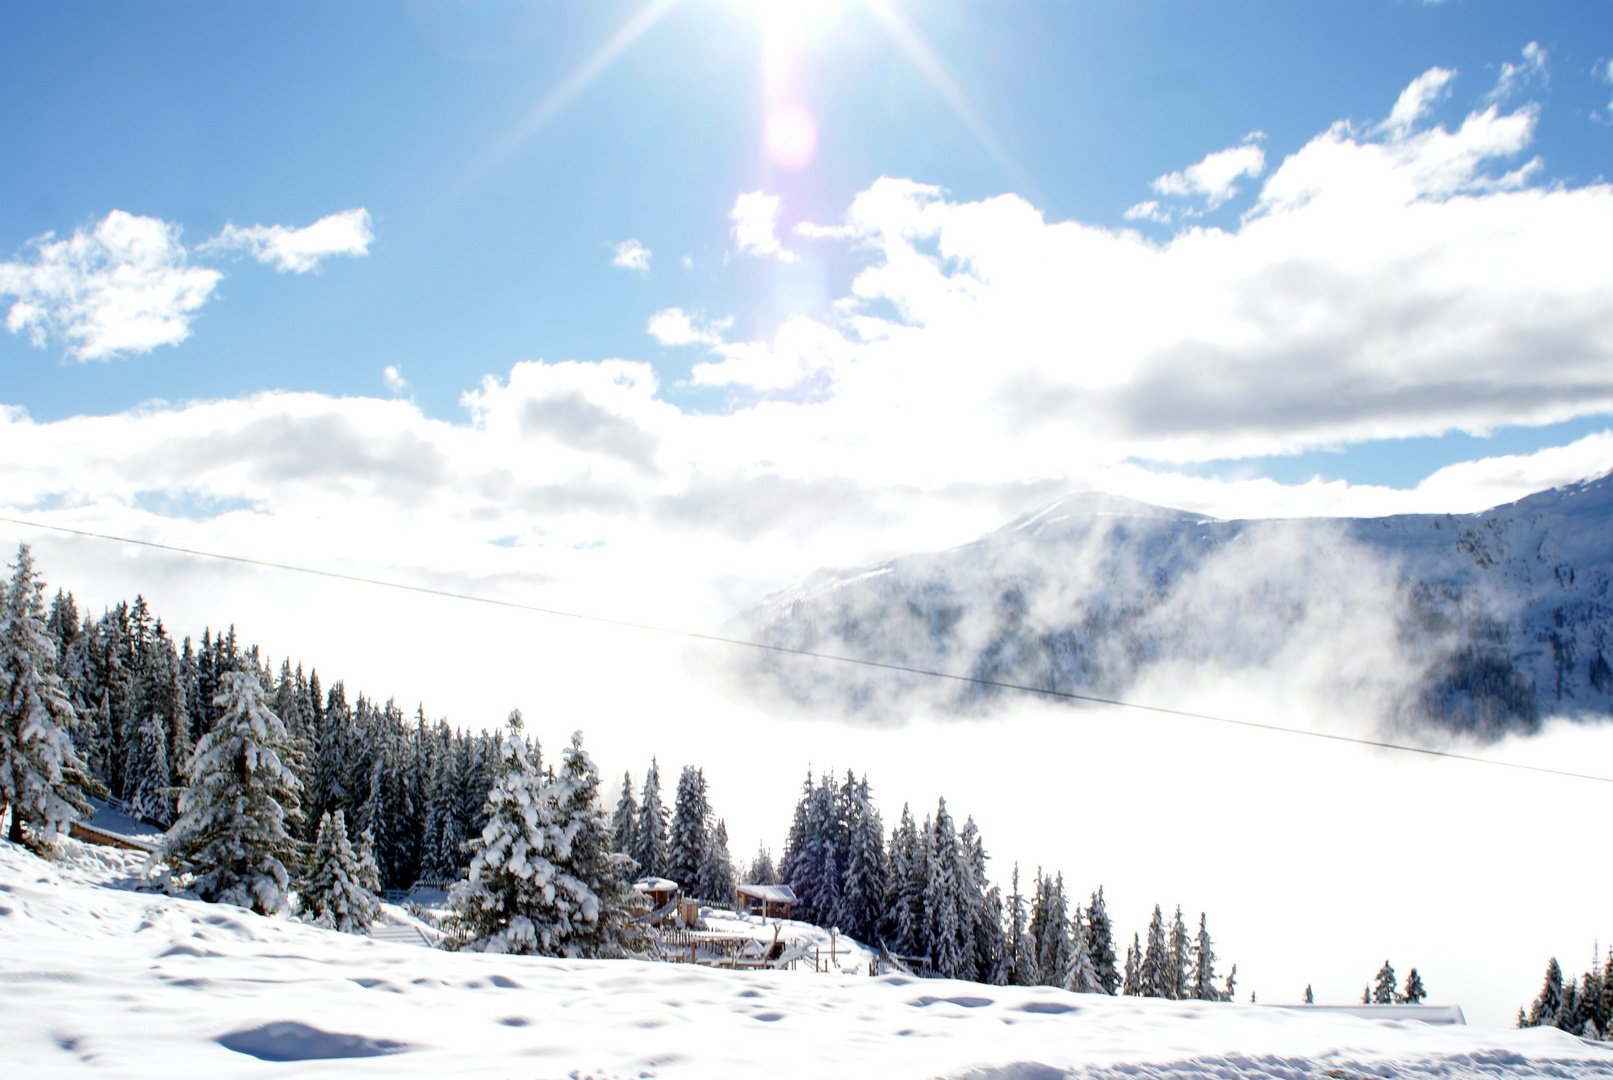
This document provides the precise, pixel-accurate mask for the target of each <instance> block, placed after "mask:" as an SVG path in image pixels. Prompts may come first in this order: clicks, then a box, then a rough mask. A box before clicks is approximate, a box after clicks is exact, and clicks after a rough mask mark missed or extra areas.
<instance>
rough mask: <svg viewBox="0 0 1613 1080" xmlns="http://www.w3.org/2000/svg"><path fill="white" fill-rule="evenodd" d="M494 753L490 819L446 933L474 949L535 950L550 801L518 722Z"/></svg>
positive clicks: (456, 892)
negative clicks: (494, 772)
mask: <svg viewBox="0 0 1613 1080" xmlns="http://www.w3.org/2000/svg"><path fill="white" fill-rule="evenodd" d="M498 755H499V756H498V765H497V778H496V779H495V780H494V781H493V787H492V790H491V791H489V792H488V793H487V803H488V806H489V815H488V820H487V826H486V827H485V828H484V829H483V830H482V833H481V835H480V836H476V837H472V838H471V840H470V844H469V846H470V849H471V852H472V855H471V863H470V871H469V873H468V875H467V876H466V878H465V880H463V881H461V882H459V883H458V884H456V885H455V886H454V888H453V890H452V892H451V893H450V894H449V906H450V907H451V909H452V916H451V920H452V933H451V936H450V939H449V941H450V943H451V946H452V947H460V948H468V949H473V950H475V951H477V952H492V953H522V954H525V953H534V952H538V951H539V939H538V925H537V923H538V921H539V920H541V919H542V918H543V916H544V914H545V911H544V909H545V907H546V904H547V899H546V898H545V896H544V893H545V890H546V889H547V891H548V893H549V894H550V895H551V896H552V894H553V892H554V885H553V881H552V867H549V866H548V865H547V863H546V861H544V860H543V852H544V850H545V848H546V847H547V846H548V843H549V828H550V826H551V825H552V824H553V821H552V806H551V805H550V804H549V803H548V802H547V801H546V800H545V799H544V796H543V777H542V775H541V773H540V772H539V770H538V767H537V764H536V763H535V762H533V760H532V759H531V756H530V755H529V753H528V751H527V744H526V740H525V739H524V738H522V737H521V732H520V727H519V724H518V723H517V724H511V725H510V726H509V729H508V730H507V731H506V732H505V734H504V736H503V739H502V741H501V742H500V744H499V747H498ZM540 861H542V862H544V869H543V870H540V869H539V865H538V864H539V863H540Z"/></svg>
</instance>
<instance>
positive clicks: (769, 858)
mask: <svg viewBox="0 0 1613 1080" xmlns="http://www.w3.org/2000/svg"><path fill="white" fill-rule="evenodd" d="M745 884H748V885H777V884H778V870H777V869H775V868H774V866H773V853H772V852H770V851H768V850H767V846H766V845H765V844H762V843H760V842H758V843H757V845H756V855H755V857H754V858H752V859H751V861H750V869H749V870H747V871H746V872H745Z"/></svg>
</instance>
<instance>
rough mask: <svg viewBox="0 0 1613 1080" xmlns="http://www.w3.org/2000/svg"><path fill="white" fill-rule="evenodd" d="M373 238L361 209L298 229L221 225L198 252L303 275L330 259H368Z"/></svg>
mask: <svg viewBox="0 0 1613 1080" xmlns="http://www.w3.org/2000/svg"><path fill="white" fill-rule="evenodd" d="M374 239H375V234H374V233H372V232H371V231H370V212H369V211H368V210H366V209H364V208H363V207H357V208H355V209H352V210H343V211H342V212H341V213H338V214H329V215H327V216H325V217H322V218H320V219H319V220H318V221H316V222H314V223H313V224H312V225H308V226H305V227H303V228H301V229H293V228H289V227H287V226H285V225H249V226H247V227H245V228H242V227H240V226H238V225H225V226H224V228H223V230H221V231H220V232H219V234H218V235H217V236H215V237H213V238H212V239H211V240H208V241H206V242H205V243H203V244H201V245H200V246H199V247H198V248H197V250H198V251H245V252H247V253H248V254H250V255H251V256H253V257H254V258H256V259H257V260H258V262H260V263H263V264H264V265H266V266H273V267H274V268H275V269H276V270H278V271H280V272H281V273H285V272H287V271H290V272H291V273H295V274H306V273H308V272H309V271H310V270H317V269H319V264H320V263H321V262H323V261H324V260H325V259H328V258H330V257H331V256H333V255H352V256H359V255H368V254H369V252H370V242H371V241H373V240H374Z"/></svg>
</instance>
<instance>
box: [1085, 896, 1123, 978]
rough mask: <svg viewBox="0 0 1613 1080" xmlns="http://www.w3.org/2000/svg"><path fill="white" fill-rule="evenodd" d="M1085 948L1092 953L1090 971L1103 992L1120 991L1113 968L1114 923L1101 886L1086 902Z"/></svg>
mask: <svg viewBox="0 0 1613 1080" xmlns="http://www.w3.org/2000/svg"><path fill="white" fill-rule="evenodd" d="M1087 949H1088V951H1089V952H1090V953H1091V954H1092V971H1093V973H1094V974H1095V975H1096V976H1097V978H1098V985H1099V986H1101V987H1102V988H1103V992H1104V993H1105V994H1117V993H1119V992H1120V973H1119V972H1118V971H1116V970H1115V932H1114V923H1113V922H1111V921H1110V919H1109V906H1108V905H1107V904H1105V903H1104V900H1103V886H1102V885H1099V886H1098V891H1097V892H1095V893H1093V894H1092V899H1091V901H1090V902H1088V904H1087Z"/></svg>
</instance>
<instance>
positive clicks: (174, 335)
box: [0, 208, 374, 360]
mask: <svg viewBox="0 0 1613 1080" xmlns="http://www.w3.org/2000/svg"><path fill="white" fill-rule="evenodd" d="M373 239H374V236H373V235H372V234H371V232H370V215H369V213H368V211H366V210H364V209H362V208H360V209H356V210H344V211H343V212H342V213H339V214H331V215H329V216H328V217H323V218H320V219H319V220H318V221H316V222H314V223H313V224H312V225H309V226H308V227H306V228H303V229H290V228H287V227H286V226H283V225H253V226H251V227H249V228H240V227H237V226H235V225H226V226H225V227H224V229H223V231H222V232H220V233H219V235H217V236H215V237H213V238H212V239H211V240H207V241H205V242H203V243H201V244H198V245H197V246H196V247H195V248H194V249H191V250H190V251H187V250H186V248H185V246H184V244H183V243H181V241H180V228H179V226H178V225H175V224H172V223H171V222H166V221H162V220H160V219H158V218H151V217H140V216H138V215H135V214H130V213H128V212H126V211H123V210H113V211H112V212H111V213H109V214H107V216H106V217H104V218H102V219H101V220H100V221H99V222H97V223H96V224H95V225H93V226H89V227H86V228H80V229H75V230H74V232H73V235H72V237H70V238H68V239H65V240H58V239H57V238H56V235H55V234H54V233H46V234H45V235H44V236H41V237H39V238H37V239H35V240H31V241H29V243H28V244H27V245H26V247H25V249H24V251H23V253H22V254H21V255H19V256H18V257H17V258H15V259H13V260H11V261H10V262H3V263H0V296H11V297H13V298H14V299H13V301H12V304H11V307H10V308H9V309H8V310H7V313H6V328H7V329H8V330H10V331H11V332H12V333H14V334H19V333H26V334H27V335H28V339H29V341H30V342H31V343H32V344H33V345H34V346H35V347H38V348H43V347H45V346H46V345H48V344H49V343H50V342H52V341H57V342H60V343H61V344H63V345H64V346H65V352H64V355H65V356H66V357H67V358H68V359H72V360H110V359H113V358H115V357H118V356H122V355H127V354H130V353H146V352H150V351H151V350H152V349H154V348H156V347H157V346H159V345H177V344H179V343H180V342H181V341H184V340H185V339H186V338H187V337H189V336H190V324H191V320H192V319H194V318H195V316H196V313H197V312H198V311H200V310H201V308H202V306H203V305H205V304H206V303H207V301H208V300H209V299H211V298H212V296H213V292H214V290H215V289H216V288H217V286H218V283H219V281H220V280H222V278H223V276H224V275H223V274H222V273H221V272H220V271H218V270H214V269H211V268H208V267H201V266H191V265H189V262H188V259H189V256H190V255H191V254H209V253H214V252H223V251H246V252H250V253H251V254H252V255H253V256H254V257H256V259H257V260H258V261H259V262H261V263H265V264H270V265H273V266H274V267H275V268H276V269H277V270H281V271H287V270H289V271H292V272H295V273H299V274H301V273H306V272H307V271H309V270H314V269H317V268H318V266H319V264H320V262H321V261H322V260H323V259H326V258H328V257H330V256H332V255H364V254H367V253H368V251H369V244H370V241H371V240H373Z"/></svg>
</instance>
